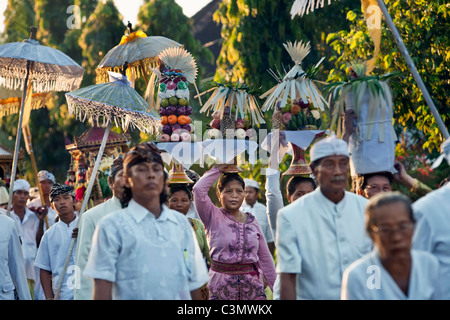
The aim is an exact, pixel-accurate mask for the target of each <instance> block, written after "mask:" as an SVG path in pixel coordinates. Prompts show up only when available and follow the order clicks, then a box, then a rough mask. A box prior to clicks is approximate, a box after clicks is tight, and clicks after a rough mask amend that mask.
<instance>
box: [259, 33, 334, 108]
mask: <svg viewBox="0 0 450 320" xmlns="http://www.w3.org/2000/svg"><path fill="white" fill-rule="evenodd" d="M283 45H284V47H285V49H286V51H287V52H288V53H289V55H290V56H291V58H292V61H294V66H293V67H292V68H291V69H290V70H289V71H288V72H287V73H286V74H285V75H284V76H283V77H281V75H280V74H278V75H277V74H276V73H275V72H273V71H272V70H270V71H269V73H271V75H272V76H274V77H275V79H276V80H277V82H278V84H277V85H276V86H274V87H273V88H271V89H270V90H268V91H266V92H265V93H264V94H263V95H261V96H260V98H261V99H263V98H267V99H266V101H265V102H264V104H263V107H262V111H267V110H269V109H271V108H273V107H274V106H275V105H276V104H277V102H278V101H280V104H281V106H284V105H285V104H286V102H287V100H288V99H291V100H296V99H301V100H302V101H303V102H304V103H312V104H313V105H314V106H315V107H316V108H317V109H320V110H321V111H323V110H324V109H325V107H328V102H327V101H326V100H325V98H324V97H323V96H322V93H321V92H320V90H319V89H318V88H317V86H316V84H315V83H316V82H318V81H317V80H314V77H315V76H316V75H317V73H318V72H319V70H320V69H321V66H320V64H321V63H322V61H323V60H324V58H322V59H321V60H320V61H319V62H318V63H317V64H316V65H314V66H311V67H309V68H308V69H307V70H306V71H305V70H304V69H303V68H302V67H301V63H302V61H303V59H304V58H305V57H306V56H307V55H308V54H309V52H310V50H311V46H310V44H309V42H308V43H306V44H304V43H303V42H302V41H300V42H297V41H295V42H294V43H291V42H287V44H283Z"/></svg>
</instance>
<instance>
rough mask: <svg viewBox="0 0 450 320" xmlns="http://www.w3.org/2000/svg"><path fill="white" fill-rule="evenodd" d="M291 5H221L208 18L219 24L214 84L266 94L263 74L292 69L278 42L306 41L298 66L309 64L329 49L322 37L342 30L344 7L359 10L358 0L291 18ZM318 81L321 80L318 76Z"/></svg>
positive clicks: (237, 0) (288, 0)
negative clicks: (232, 83)
mask: <svg viewBox="0 0 450 320" xmlns="http://www.w3.org/2000/svg"><path fill="white" fill-rule="evenodd" d="M292 3H293V1H292V0H280V1H270V0H259V1H254V0H224V1H223V2H222V3H221V4H220V6H219V9H218V10H217V12H216V13H215V15H214V19H215V21H217V22H220V23H222V25H223V27H222V38H223V42H222V49H221V52H220V56H219V58H218V60H217V70H216V75H215V79H216V80H219V79H220V80H222V81H223V80H228V81H241V82H242V81H243V82H245V83H247V84H248V85H249V86H250V87H255V88H262V89H261V90H262V91H263V92H264V91H265V90H268V89H270V88H271V87H272V86H273V85H274V84H275V83H274V79H273V78H272V77H271V75H270V74H269V73H268V72H266V70H269V69H278V70H289V69H290V67H289V66H292V65H293V62H292V60H291V58H290V56H289V54H288V53H287V52H286V50H285V49H284V47H283V43H286V42H287V41H291V42H294V41H300V40H303V41H304V42H308V41H310V42H311V47H312V50H311V53H310V54H309V55H308V56H307V57H306V58H305V60H304V62H303V65H304V66H308V65H311V64H313V63H314V64H315V63H317V61H319V60H320V58H321V57H323V56H325V57H327V56H328V53H329V52H330V50H331V48H330V47H327V46H326V43H325V34H326V33H328V32H330V31H331V30H338V29H341V28H343V27H346V26H347V25H348V22H347V21H346V20H345V19H342V17H343V16H345V12H346V11H347V10H348V7H350V8H354V7H358V6H360V2H359V1H353V0H352V1H345V2H337V3H333V6H331V5H330V6H326V7H325V8H323V9H321V10H317V11H315V12H313V13H311V14H309V15H306V16H303V17H302V18H299V17H296V18H294V19H291V16H290V13H289V12H290V9H291V6H292ZM325 63H326V62H325ZM306 68H307V67H305V69H306ZM325 68H327V66H325ZM321 76H322V77H324V75H323V73H322V74H321Z"/></svg>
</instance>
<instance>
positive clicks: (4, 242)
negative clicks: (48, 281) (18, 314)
mask: <svg viewBox="0 0 450 320" xmlns="http://www.w3.org/2000/svg"><path fill="white" fill-rule="evenodd" d="M0 261H1V263H0V288H1V290H0V300H14V299H15V297H14V291H15V292H16V294H17V297H18V299H19V300H31V295H30V291H29V290H28V284H27V276H26V274H25V265H24V261H23V255H22V248H21V246H20V238H19V234H18V233H17V228H16V226H15V223H14V220H13V219H11V218H10V217H8V216H7V215H5V214H0Z"/></svg>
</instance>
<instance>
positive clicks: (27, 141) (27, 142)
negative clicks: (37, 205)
mask: <svg viewBox="0 0 450 320" xmlns="http://www.w3.org/2000/svg"><path fill="white" fill-rule="evenodd" d="M23 140H24V142H25V145H26V146H27V148H26V149H27V151H28V154H29V155H30V158H31V164H32V167H33V173H34V177H35V179H36V182H37V187H38V190H39V197H40V198H41V206H43V207H44V206H45V199H44V193H43V191H42V187H41V184H40V183H39V178H38V170H37V166H36V159H35V158H34V152H33V145H32V144H31V132H30V127H29V126H28V124H27V125H25V126H24V127H23ZM44 219H45V225H46V227H47V230H48V228H49V227H50V225H49V223H48V217H47V215H45V217H44Z"/></svg>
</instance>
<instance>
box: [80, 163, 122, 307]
mask: <svg viewBox="0 0 450 320" xmlns="http://www.w3.org/2000/svg"><path fill="white" fill-rule="evenodd" d="M110 172H111V174H110V176H109V177H108V184H109V187H110V188H111V191H112V194H113V196H112V198H111V199H108V200H107V201H105V202H103V203H101V204H99V205H96V206H95V207H93V208H91V209H89V210H87V211H86V212H85V213H84V214H82V215H81V218H80V219H81V220H80V230H79V234H78V242H77V250H76V265H77V266H78V270H80V272H81V275H80V286H79V287H76V288H75V292H74V299H75V300H92V289H93V283H92V281H91V279H88V278H87V277H84V276H83V275H82V273H83V270H84V267H85V266H86V262H87V260H88V257H89V251H90V250H91V245H92V236H93V234H94V231H95V227H96V226H97V224H98V222H99V221H100V219H101V218H103V217H104V216H106V215H108V214H110V213H111V212H114V211H117V210H120V209H122V204H121V203H120V199H122V196H123V191H124V189H123V158H122V157H118V158H117V159H115V160H114V162H113V164H112V165H111V170H110Z"/></svg>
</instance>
